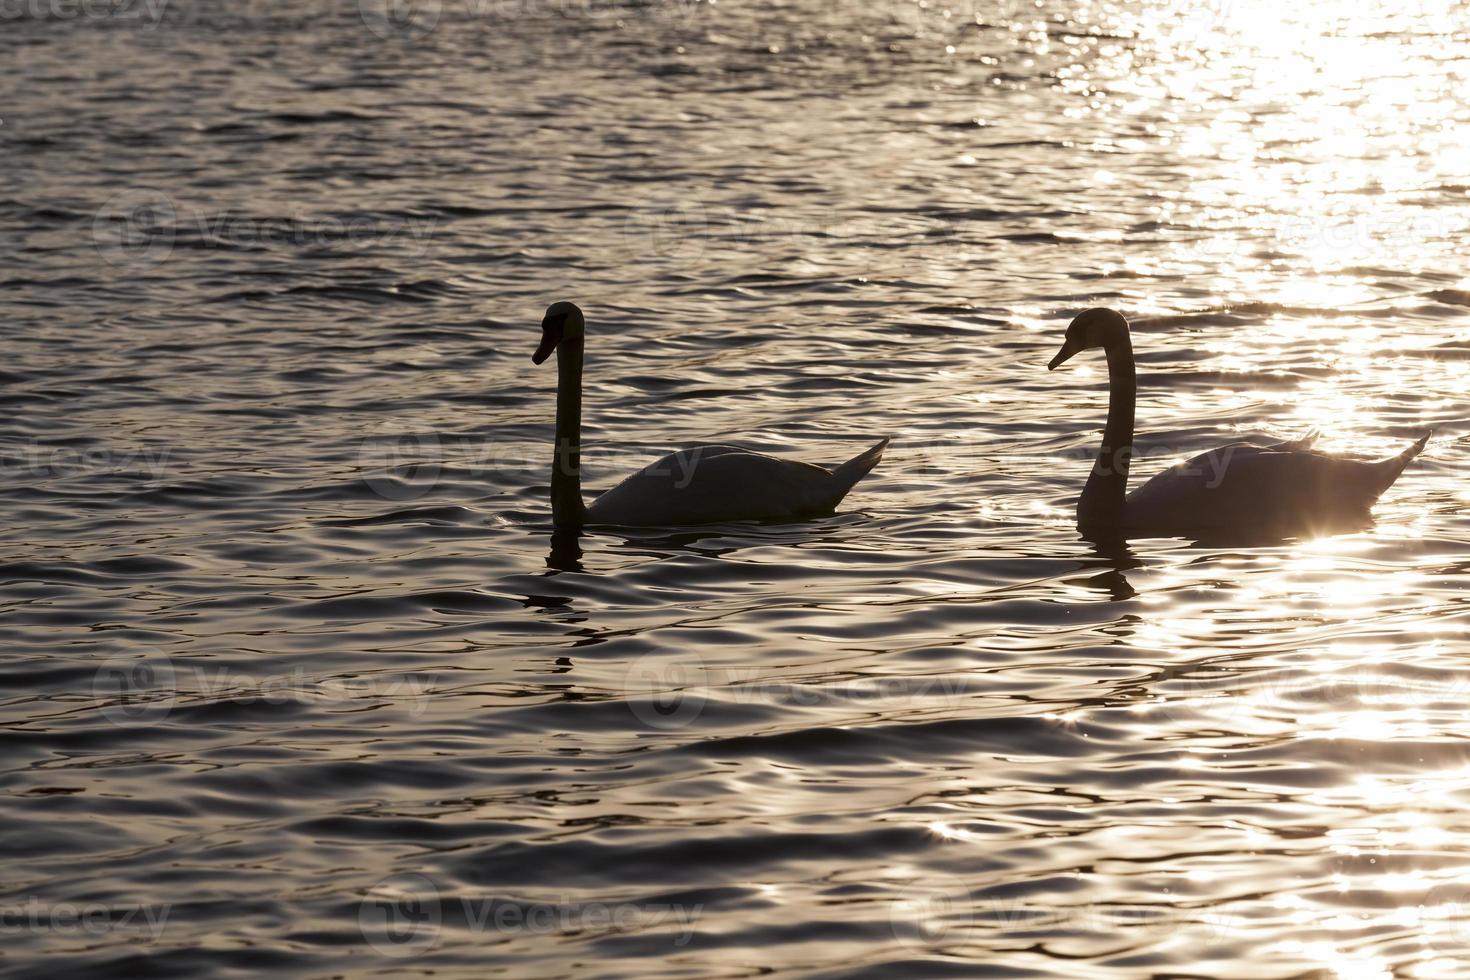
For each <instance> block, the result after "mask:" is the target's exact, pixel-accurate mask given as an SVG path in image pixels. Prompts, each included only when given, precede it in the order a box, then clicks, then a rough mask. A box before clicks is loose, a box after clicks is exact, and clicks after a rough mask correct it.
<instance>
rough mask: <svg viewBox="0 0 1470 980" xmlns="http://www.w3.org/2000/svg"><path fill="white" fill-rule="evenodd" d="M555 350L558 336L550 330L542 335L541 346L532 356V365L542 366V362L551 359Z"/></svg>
mask: <svg viewBox="0 0 1470 980" xmlns="http://www.w3.org/2000/svg"><path fill="white" fill-rule="evenodd" d="M554 350H556V334H554V333H552V332H551V331H550V330H547V331H546V332H544V333H543V334H541V346H540V347H537V348H536V353H534V354H532V355H531V363H532V364H540V363H541V362H542V361H544V360H546V359H547V358H548V357H550V356H551V352H552V351H554Z"/></svg>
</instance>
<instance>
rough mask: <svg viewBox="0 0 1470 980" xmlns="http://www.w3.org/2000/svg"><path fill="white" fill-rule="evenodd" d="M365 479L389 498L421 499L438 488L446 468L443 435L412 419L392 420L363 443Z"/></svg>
mask: <svg viewBox="0 0 1470 980" xmlns="http://www.w3.org/2000/svg"><path fill="white" fill-rule="evenodd" d="M358 466H359V468H360V469H361V470H362V478H363V481H364V482H365V483H367V485H368V486H369V487H370V488H372V491H373V493H376V494H377V495H378V496H380V497H382V498H383V499H385V500H398V501H406V500H417V499H418V498H420V497H422V496H424V495H425V494H427V493H429V492H430V491H432V490H433V489H434V487H435V486H436V485H437V484H438V481H439V476H440V474H441V473H442V471H443V468H444V465H443V451H442V447H441V446H440V444H439V437H438V436H437V435H436V434H435V433H433V432H431V431H423V430H421V429H418V428H417V427H416V426H415V425H414V424H413V423H412V422H408V421H400V420H396V419H390V420H389V421H386V422H383V423H381V424H380V425H379V426H378V427H377V428H376V429H375V430H374V431H373V434H372V435H370V436H368V437H367V438H366V439H364V440H363V442H362V447H361V448H360V450H359V451H358Z"/></svg>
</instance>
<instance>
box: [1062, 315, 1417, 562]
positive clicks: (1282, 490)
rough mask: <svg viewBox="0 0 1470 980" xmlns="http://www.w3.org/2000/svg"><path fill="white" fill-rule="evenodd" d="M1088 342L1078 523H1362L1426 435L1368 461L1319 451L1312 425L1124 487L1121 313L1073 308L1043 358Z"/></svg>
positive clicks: (1129, 379)
mask: <svg viewBox="0 0 1470 980" xmlns="http://www.w3.org/2000/svg"><path fill="white" fill-rule="evenodd" d="M1096 348H1101V349H1102V350H1103V352H1104V353H1105V354H1106V356H1107V363H1108V421H1107V426H1106V428H1105V429H1104V430H1103V440H1102V446H1101V447H1100V448H1099V450H1098V454H1097V459H1096V461H1095V462H1094V463H1093V466H1092V472H1091V474H1090V475H1089V476H1088V478H1087V484H1086V486H1084V487H1083V489H1082V495H1081V496H1080V497H1078V498H1077V524H1078V526H1079V527H1080V528H1082V529H1083V530H1084V531H1085V532H1118V531H1124V532H1155V533H1163V534H1214V533H1228V534H1251V533H1269V534H1300V533H1303V532H1315V531H1330V530H1335V529H1342V528H1346V527H1352V526H1361V525H1362V524H1363V523H1365V522H1366V520H1367V518H1368V514H1369V511H1370V510H1371V508H1372V507H1373V504H1374V503H1375V502H1376V501H1377V500H1378V498H1379V496H1380V495H1381V494H1382V493H1383V492H1384V491H1385V490H1387V489H1388V488H1389V487H1390V486H1392V485H1393V482H1394V481H1395V480H1397V479H1398V478H1399V474H1400V473H1402V472H1403V471H1404V467H1405V466H1407V465H1408V464H1409V461H1410V460H1412V459H1413V458H1414V457H1415V456H1417V455H1419V453H1420V451H1421V450H1423V448H1424V445H1425V443H1426V442H1427V441H1428V439H1429V433H1425V434H1424V436H1423V437H1421V438H1420V439H1419V440H1418V441H1416V442H1414V443H1413V444H1412V445H1410V446H1409V447H1408V448H1407V449H1405V450H1404V451H1403V452H1401V453H1399V454H1398V455H1397V456H1392V457H1390V458H1388V459H1384V460H1378V461H1376V462H1375V461H1369V460H1360V459H1351V458H1347V457H1342V456H1329V455H1327V454H1326V453H1322V452H1318V451H1316V450H1314V449H1313V448H1312V444H1313V442H1314V441H1315V440H1316V438H1317V436H1316V433H1312V434H1309V435H1307V436H1306V437H1305V438H1302V439H1298V440H1295V441H1292V442H1283V443H1278V444H1277V445H1274V446H1265V447H1262V446H1252V445H1249V444H1247V443H1232V444H1230V445H1228V446H1222V447H1220V448H1219V449H1214V450H1211V451H1210V452H1207V453H1202V454H1200V455H1198V456H1196V457H1194V458H1193V459H1190V460H1187V461H1186V462H1183V463H1179V464H1177V465H1175V466H1172V467H1170V468H1169V469H1167V470H1165V471H1164V472H1162V473H1159V474H1158V475H1157V476H1154V477H1153V478H1152V479H1150V480H1148V482H1146V483H1144V484H1143V485H1142V486H1141V487H1139V488H1138V489H1136V490H1134V491H1133V492H1132V493H1128V492H1127V489H1128V466H1129V462H1130V460H1131V458H1132V455H1133V419H1134V409H1135V402H1136V399H1137V391H1138V386H1137V378H1136V373H1135V367H1134V362H1133V341H1132V338H1131V337H1130V335H1129V330H1128V321H1127V320H1126V319H1124V318H1123V315H1122V314H1121V313H1118V312H1117V311H1115V310H1108V309H1092V310H1087V311H1086V312H1084V313H1081V314H1079V315H1078V316H1077V317H1076V318H1075V319H1074V320H1073V321H1072V322H1071V324H1070V325H1069V326H1068V327H1067V337H1066V341H1065V342H1064V343H1063V344H1062V349H1061V350H1060V351H1058V352H1057V355H1056V357H1054V358H1052V360H1051V363H1050V364H1048V365H1047V368H1048V370H1055V369H1056V368H1057V367H1058V366H1059V365H1061V364H1062V363H1063V362H1064V361H1066V360H1068V359H1069V358H1071V357H1072V356H1074V355H1076V354H1078V353H1080V352H1082V351H1085V350H1093V349H1096Z"/></svg>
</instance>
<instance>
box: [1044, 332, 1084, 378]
mask: <svg viewBox="0 0 1470 980" xmlns="http://www.w3.org/2000/svg"><path fill="white" fill-rule="evenodd" d="M1081 351H1082V347H1081V345H1080V344H1074V343H1072V341H1071V339H1070V338H1068V340H1067V342H1066V343H1064V344H1062V349H1061V350H1059V351H1057V356H1056V357H1053V358H1052V359H1051V363H1049V364H1047V366H1046V369H1047V370H1048V371H1055V370H1056V369H1057V368H1058V367H1059V366H1061V365H1062V364H1065V363H1066V362H1067V361H1069V360H1071V358H1072V355H1073V354H1077V353H1080V352H1081Z"/></svg>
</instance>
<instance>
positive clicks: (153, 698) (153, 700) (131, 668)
mask: <svg viewBox="0 0 1470 980" xmlns="http://www.w3.org/2000/svg"><path fill="white" fill-rule="evenodd" d="M92 695H93V697H95V698H96V699H97V700H98V701H99V702H100V703H101V705H102V714H103V716H104V717H105V718H107V720H108V721H110V722H112V723H113V724H114V725H139V724H145V723H150V722H155V721H158V720H159V719H161V718H162V717H163V716H165V715H167V714H168V713H169V712H170V711H171V710H173V706H174V702H175V700H176V699H177V697H178V684H177V679H176V676H175V671H174V665H173V662H172V661H171V660H169V658H168V657H166V656H165V655H163V654H162V653H159V652H156V651H153V652H149V653H143V654H119V655H118V656H115V657H112V658H111V659H109V660H108V661H107V662H106V663H104V664H103V665H102V666H101V667H100V668H99V669H98V670H97V673H96V674H94V675H93V677H92Z"/></svg>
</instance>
